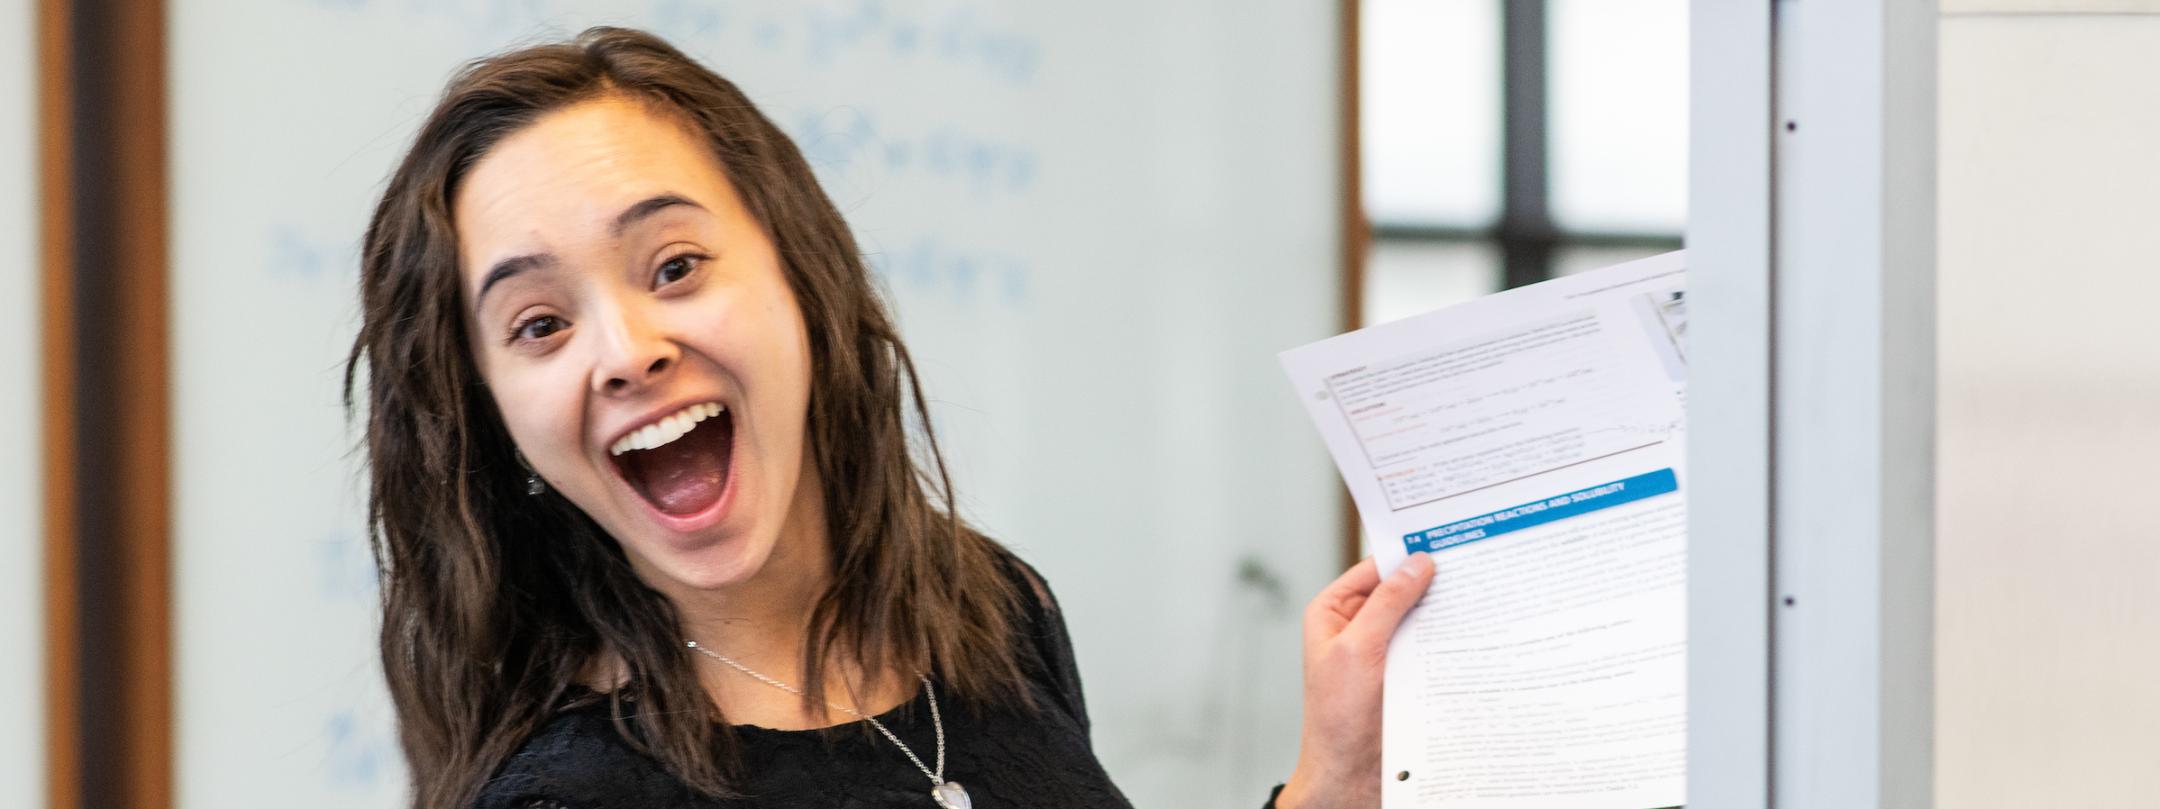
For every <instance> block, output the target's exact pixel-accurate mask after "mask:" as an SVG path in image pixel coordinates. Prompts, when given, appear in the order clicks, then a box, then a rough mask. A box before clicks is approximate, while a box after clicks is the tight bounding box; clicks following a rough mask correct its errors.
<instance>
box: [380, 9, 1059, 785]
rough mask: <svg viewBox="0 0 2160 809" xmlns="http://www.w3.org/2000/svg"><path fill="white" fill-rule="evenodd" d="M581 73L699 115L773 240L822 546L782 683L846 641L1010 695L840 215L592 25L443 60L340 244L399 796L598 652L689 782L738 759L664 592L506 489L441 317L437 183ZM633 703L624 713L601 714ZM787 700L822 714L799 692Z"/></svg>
mask: <svg viewBox="0 0 2160 809" xmlns="http://www.w3.org/2000/svg"><path fill="white" fill-rule="evenodd" d="M605 94H620V95H622V96H624V97H627V98H631V99H635V100H638V101H641V102H643V103H645V104H646V105H648V107H649V108H650V109H653V110H657V111H660V112H662V113H664V114H666V115H669V116H672V117H674V118H676V119H677V120H680V121H682V122H684V123H685V124H687V125H688V126H690V127H691V128H692V129H693V130H694V131H695V132H696V133H698V134H700V135H702V138H703V141H704V143H705V144H706V145H708V146H709V147H710V148H711V150H712V154H713V156H714V157H715V158H717V160H718V163H719V164H720V166H721V167H722V168H723V169H724V171H725V173H726V176H727V178H728V180H729V181H730V182H731V183H733V184H734V186H735V190H736V191H737V192H738V193H739V194H740V195H741V197H742V200H743V202H744V203H745V205H746V206H747V207H748V209H749V211H750V213H751V215H752V216H753V217H754V218H755V219H756V220H757V221H758V222H759V223H760V224H761V225H762V226H763V227H764V229H765V231H766V233H767V235H768V236H769V237H770V238H771V239H772V240H773V243H774V245H775V246H776V247H777V248H778V252H779V255H780V256H781V259H782V265H783V272H784V274H785V275H786V278H787V281H788V284H789V286H790V288H791V289H792V290H793V292H794V294H795V298H796V300H797V302H798V305H799V306H800V307H801V311H802V316H803V320H804V323H805V324H806V326H807V330H808V333H809V338H810V351H811V368H812V378H811V392H810V403H809V412H808V416H807V423H806V426H805V429H806V435H807V438H808V441H807V442H806V443H807V445H808V446H809V447H810V448H811V455H812V458H811V459H810V461H811V462H812V463H815V464H816V469H817V471H818V474H819V476H820V478H821V480H822V481H823V493H824V495H825V497H824V501H825V503H826V506H825V519H826V524H827V526H828V527H829V530H828V534H827V540H828V542H829V543H830V550H831V558H832V559H833V566H834V570H833V576H832V584H831V586H830V587H829V588H828V589H827V590H826V592H824V593H823V594H822V595H821V596H820V597H819V598H818V600H817V602H816V604H815V606H814V607H813V608H812V612H811V614H810V619H809V628H810V629H809V633H810V634H809V637H808V642H807V643H805V645H804V649H803V653H802V655H803V656H802V666H803V671H805V672H808V674H807V675H806V677H805V680H806V681H805V682H803V683H801V684H800V685H801V686H802V687H803V691H804V693H805V694H806V695H809V694H822V693H823V690H824V678H823V672H824V670H825V668H826V666H825V664H826V662H827V660H828V659H829V658H831V657H832V656H833V655H834V654H836V650H852V651H853V653H854V654H856V655H857V656H860V657H861V658H862V659H861V660H857V661H853V662H856V663H857V664H859V665H861V666H862V667H863V670H864V671H865V672H866V676H867V677H870V678H876V677H879V676H881V675H888V674H893V673H908V674H912V673H917V672H922V673H931V674H934V676H936V677H938V678H939V679H940V681H941V682H943V683H944V684H945V686H946V689H947V690H948V691H949V692H951V693H952V694H953V696H954V697H956V698H957V701H959V702H961V703H962V704H969V703H971V702H972V703H974V704H978V705H990V704H1011V705H1020V706H1025V707H1027V708H1030V709H1033V708H1034V704H1035V703H1034V700H1032V699H1031V698H1030V697H1029V696H1028V692H1027V690H1026V689H1025V688H1024V687H1023V685H1022V683H1023V682H1024V680H1023V676H1024V675H1023V669H1022V663H1021V662H1020V658H1019V653H1018V652H1017V651H1016V644H1014V643H1013V642H1012V641H1013V633H1014V632H1015V631H1016V629H1017V624H1018V622H1020V621H1022V620H1024V618H1022V617H1021V616H1022V613H1021V612H1020V611H1019V610H1020V604H1021V602H1020V601H1019V598H1020V597H1021V594H1020V593H1019V592H1017V589H1018V588H1016V587H1014V586H1013V585H1012V584H1010V583H1009V582H1010V579H1008V578H1007V577H1006V576H1005V575H1002V574H1001V572H1000V566H1001V565H1003V564H1005V561H1004V559H1005V557H1006V551H1004V549H1003V548H1001V547H999V546H998V545H997V544H996V543H995V542H993V541H992V540H990V539H988V538H987V537H985V536H983V535H982V534H981V533H979V532H977V531H975V530H974V529H972V528H971V527H969V526H968V525H966V524H965V523H964V522H963V521H962V520H961V519H960V518H959V517H958V516H957V513H956V511H955V509H954V504H953V495H952V486H951V480H950V477H949V475H948V474H947V472H946V469H945V464H944V461H943V458H942V456H941V455H940V454H939V452H938V449H937V442H936V438H935V436H934V435H933V434H932V432H931V430H930V420H929V418H928V413H927V410H926V409H925V407H924V403H923V395H922V389H921V386H920V384H919V383H918V382H917V380H916V376H915V370H914V365H913V363H912V361H911V360H910V359H909V357H908V352H907V349H906V347H904V346H903V345H901V342H900V337H899V334H898V333H897V331H896V330H895V329H894V326H893V323H892V320H891V318H890V317H889V316H888V315H887V314H886V311H885V307H884V305H883V304H882V303H881V302H880V299H879V297H878V294H877V291H876V289H875V287H874V286H873V285H872V283H871V280H870V276H869V275H868V273H866V272H865V270H864V265H863V260H862V257H861V255H860V254H859V252H858V250H857V248H856V244H855V240H854V237H853V235H852V234H851V233H850V232H849V230H848V227H847V223H846V222H845V221H844V220H843V219H842V218H841V216H840V213H839V211H838V210H837V209H835V208H834V207H833V204H832V202H831V201H830V200H829V199H827V198H826V196H825V194H824V192H823V191H822V190H821V189H820V188H819V186H818V183H817V181H816V178H815V177H814V176H813V175H812V174H811V171H810V167H809V165H808V164H807V163H806V162H805V161H804V160H803V157H802V154H801V152H800V151H798V150H797V149H796V147H795V145H794V143H793V142H791V141H790V140H789V139H788V138H787V136H786V135H785V134H783V133H782V132H781V131H780V130H779V128H777V127H775V126H774V125H773V124H772V122H771V121H770V120H768V119H767V118H766V117H765V116H764V115H763V114H761V113H760V112H759V111H758V110H757V108H756V107H755V106H753V105H752V104H751V103H750V101H749V99H747V98H745V97H744V96H743V94H742V92H741V91H739V90H738V89H736V87H735V86H734V85H733V84H731V83H729V82H728V81H727V80H725V79H722V78H721V77H720V76H718V75H715V74H714V73H713V72H712V71H710V70H707V69H705V68H704V67H702V66H700V65H699V64H698V63H696V62H695V61H693V60H691V59H690V58H689V57H687V56H685V55H683V54H682V53H681V52H680V51H678V50H676V49H675V48H673V47H671V46H669V45H668V44H667V43H665V42H663V41H661V40H660V39H659V38H657V37H654V36H652V35H650V34H646V33H643V32H639V31H633V30H627V29H620V28H594V29H591V30H588V31H586V32H584V33H583V34H580V35H579V36H577V37H576V38H575V39H573V40H571V41H568V42H560V43H553V44H544V45H538V46H533V47H527V48H523V49H519V50H516V51H512V52H508V53H504V54H500V55H497V56H492V57H489V58H485V59H481V60H478V61H475V62H473V63H470V64H468V65H467V66H466V67H465V68H464V69H463V70H462V71H461V72H459V73H458V74H457V75H456V76H455V77H454V78H453V79H452V80H451V82H450V84H449V86H448V88H447V89H446V90H445V91H444V93H443V97H442V99H441V101H440V102H439V103H438V104H437V105H436V107H435V110H434V112H433V113H432V114H431V115H429V117H428V119H427V121H426V123H425V124H424V125H422V126H421V128H420V132H419V134H418V135H417V137H416V138H415V140H414V142H413V145H412V148H411V150H410V151H409V152H407V154H406V155H405V158H404V160H403V161H402V162H401V163H400V164H399V165H398V167H397V169H396V171H395V172H394V173H393V174H392V175H391V176H390V179H389V184H388V186H387V188H386V189H385V190H384V192H383V196H382V200H381V202H380V203H379V204H378V205H377V206H376V208H375V212H374V215H373V218H372V220H371V221H370V222H369V225H368V229H367V236H366V239H365V241H364V244H363V248H362V252H361V268H360V269H361V273H360V293H361V301H362V323H361V326H360V332H359V334H358V336H357V337H356V338H355V339H354V341H353V345H352V350H351V352H350V354H349V355H348V357H347V360H346V367H345V387H344V397H345V406H346V408H347V409H348V411H349V412H352V413H353V414H354V415H355V417H356V418H361V419H364V421H365V446H366V456H367V469H368V479H369V497H368V519H369V535H370V536H369V539H370V545H371V547H372V548H373V552H374V556H375V564H376V567H377V570H378V573H379V575H380V581H381V582H382V590H381V608H382V617H383V621H382V634H381V639H380V641H381V653H382V663H383V671H384V674H385V676H386V678H387V679H388V681H389V687H390V695H391V698H392V701H393V703H394V704H395V706H396V711H397V719H398V727H399V741H400V744H401V746H402V747H403V752H404V756H405V760H406V763H407V765H408V766H409V767H410V770H411V774H412V782H413V794H412V805H413V806H415V807H418V809H451V808H452V807H463V806H467V805H470V804H471V802H472V801H473V800H474V799H475V798H476V797H477V796H478V795H479V793H480V790H481V789H482V787H484V786H485V784H486V782H487V779H488V778H489V777H490V776H491V775H492V774H493V773H494V772H496V771H497V770H498V769H499V768H500V767H501V766H502V764H503V763H504V762H505V760H506V759H507V758H508V757H509V756H510V755H511V753H512V752H514V751H515V750H516V749H517V747H518V746H519V745H520V744H521V743H522V742H523V740H524V739H525V738H527V737H528V736H529V735H530V734H531V733H532V732H534V731H535V730H536V729H537V728H538V727H539V725H540V724H541V723H542V722H543V721H545V720H546V719H547V718H548V716H549V715H550V714H551V713H552V712H554V711H555V710H557V709H558V708H559V707H561V706H562V705H563V704H565V701H566V700H568V699H570V698H571V696H572V694H573V688H574V687H575V686H577V685H579V684H580V681H579V677H580V675H581V672H582V671H584V670H586V666H587V664H588V663H590V662H591V661H594V660H595V659H598V658H599V657H600V656H603V655H605V656H608V657H611V658H613V659H616V660H619V661H621V663H622V664H623V668H624V674H625V675H626V677H627V679H626V680H625V682H624V684H623V685H621V686H620V687H617V688H615V689H614V690H612V691H611V692H610V693H609V694H608V695H607V696H605V697H601V698H602V699H607V700H611V701H613V702H614V703H615V705H614V708H615V710H614V711H613V712H612V713H613V715H614V716H615V717H617V718H616V720H615V728H616V731H617V732H618V733H620V734H621V735H622V736H623V738H624V739H625V740H626V741H628V742H629V743H631V744H632V745H634V746H635V747H637V748H638V749H639V750H641V751H643V752H644V753H646V754H647V755H649V756H651V757H653V758H654V759H655V760H657V761H658V762H660V764H661V765H662V766H664V767H665V768H666V769H667V770H668V771H669V772H671V773H673V774H674V775H675V776H676V777H678V778H679V779H681V780H682V781H683V782H685V783H686V784H688V785H690V786H691V787H692V788H694V789H696V790H698V791H700V792H703V793H705V794H707V795H711V796H715V797H723V796H728V795H732V794H735V791H734V789H733V784H734V783H736V782H737V779H738V778H739V777H740V773H739V772H738V768H739V765H738V759H739V753H738V750H737V747H736V742H735V740H734V738H733V735H732V734H731V733H729V732H728V727H727V725H726V723H725V721H724V718H723V717H722V715H721V712H720V710H719V708H718V707H717V706H716V705H714V704H713V703H712V700H711V699H710V697H709V696H708V695H707V694H706V692H705V691H704V689H703V688H702V687H701V686H700V685H699V680H698V672H697V669H696V665H697V664H696V663H695V662H694V661H693V660H692V659H691V658H690V654H691V653H690V652H689V651H688V650H686V649H685V648H684V647H683V644H682V642H681V641H680V638H681V637H682V632H681V630H680V629H679V620H678V615H677V613H676V611H675V609H674V607H673V606H672V604H671V603H670V602H669V601H668V600H667V599H666V598H665V597H663V596H662V595H660V594H659V593H658V592H657V591H655V590H653V589H652V588H650V587H648V586H646V585H645V583H644V582H643V581H641V580H640V579H639V578H638V577H637V576H636V575H634V574H633V573H632V572H631V568H630V565H629V564H628V562H627V560H626V558H625V556H624V552H623V550H622V548H621V546H620V545H619V544H617V543H616V541H615V540H614V539H613V538H611V537H609V536H608V535H607V534H606V533H605V532H604V531H603V530H602V529H601V528H600V526H599V525H598V524H597V523H595V522H594V521H593V520H592V519H591V518H590V517H588V516H586V515H585V514H584V512H582V511H580V510H579V509H578V508H577V507H576V506H575V505H573V504H571V503H570V502H569V501H567V500H565V499H563V498H562V497H561V496H560V495H557V494H554V493H553V492H549V493H547V494H544V495H542V496H540V497H531V496H528V495H526V494H525V492H524V488H523V474H522V471H521V469H520V467H519V465H518V463H517V461H516V460H515V459H514V456H513V454H512V453H513V446H512V443H511V440H510V436H509V433H508V431H507V429H506V428H505V426H504V425H503V423H502V421H501V418H500V416H499V414H498V413H497V411H496V408H495V402H494V401H493V399H492V397H491V394H490V393H489V392H488V388H487V387H486V386H485V385H484V384H482V381H481V378H480V375H479V372H478V370H477V366H476V364H475V363H474V361H473V358H472V357H471V355H470V354H469V349H468V348H467V346H468V343H467V342H466V339H465V337H466V335H465V328H466V326H465V321H464V319H463V315H462V308H461V306H460V305H459V300H460V292H459V283H458V278H459V274H458V263H457V262H458V258H457V256H458V247H457V228H456V223H455V222H454V221H453V218H452V211H453V207H452V200H453V199H454V198H455V195H456V193H457V188H458V184H459V182H460V180H461V179H462V178H463V177H464V175H465V173H466V172H467V171H469V170H470V169H471V168H472V167H473V165H474V164H475V163H476V162H478V161H479V160H480V159H481V157H482V156H484V155H486V154H487V153H488V150H489V149H490V148H492V147H493V146H494V145H495V144H496V143H498V142H500V141H501V140H502V139H503V138H504V137H505V136H507V135H509V134H510V133H512V132H515V131H517V130H519V129H520V128H522V127H524V126H526V125H528V124H530V123H532V122H533V121H534V120H536V119H537V118H538V117H540V116H541V115H544V114H546V113H548V112H549V111H552V110H557V109H560V108H563V107H565V106H568V105H571V104H574V103H577V102H579V101H583V100H588V99H592V98H595V97H598V96H602V95H605ZM363 377H364V385H365V400H364V405H365V407H364V412H363V408H362V407H360V404H361V401H360V397H359V395H358V394H360V392H361V387H360V386H361V384H363V383H362V379H363ZM910 411H912V413H913V420H914V422H915V424H916V426H917V427H918V428H919V432H918V433H917V435H918V436H919V441H916V442H913V443H911V441H910V437H909V436H910V430H909V420H910V419H909V417H908V414H909V413H910ZM962 661H965V665H961V664H960V663H961V662H962ZM631 699H634V700H635V701H636V705H637V710H635V711H628V710H624V707H625V706H624V705H623V704H622V702H623V701H625V700H631ZM804 707H805V709H806V710H810V711H811V712H812V715H823V709H824V706H823V705H822V704H821V703H818V702H817V701H816V700H814V699H812V698H811V697H808V696H805V697H804Z"/></svg>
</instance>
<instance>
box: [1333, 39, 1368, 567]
mask: <svg viewBox="0 0 2160 809" xmlns="http://www.w3.org/2000/svg"><path fill="white" fill-rule="evenodd" d="M1358 3H1359V0H1339V6H1338V8H1340V10H1341V18H1340V22H1339V25H1340V26H1341V28H1342V30H1341V32H1340V34H1341V37H1342V47H1341V53H1340V54H1339V58H1340V60H1341V61H1340V65H1341V67H1340V71H1339V72H1340V74H1341V78H1342V84H1341V89H1340V90H1339V91H1338V93H1339V95H1340V96H1341V98H1340V100H1339V102H1338V103H1339V109H1340V110H1341V123H1340V124H1339V126H1338V127H1337V132H1338V133H1339V134H1338V135H1337V137H1339V138H1341V140H1342V146H1341V149H1340V153H1339V154H1340V159H1339V160H1338V161H1337V164H1336V171H1337V172H1339V173H1340V174H1341V176H1342V179H1341V180H1340V182H1341V188H1342V200H1341V203H1340V206H1339V209H1340V210H1341V212H1342V217H1341V225H1340V227H1341V234H1342V235H1341V241H1342V259H1341V261H1342V314H1341V318H1342V330H1343V331H1353V330H1356V329H1358V328H1360V327H1362V326H1364V325H1365V323H1364V320H1365V256H1366V251H1367V249H1368V248H1369V247H1371V244H1370V242H1371V240H1372V223H1371V222H1368V221H1367V220H1366V218H1365V189H1364V176H1363V172H1364V168H1365V162H1364V156H1363V153H1362V151H1361V149H1360V144H1359V141H1358V139H1359V138H1360V137H1362V131H1363V130H1362V128H1361V126H1360V122H1359V120H1358V119H1359V116H1360V115H1361V114H1362V110H1363V107H1362V104H1361V102H1360V100H1359V96H1360V94H1361V84H1362V81H1361V75H1360V71H1359V70H1358V59H1359V58H1360V52H1359V49H1358V48H1359V44H1358V43H1359V34H1358V25H1359V21H1360V17H1359V14H1358ZM1341 502H1342V535H1343V536H1342V562H1343V567H1346V568H1347V567H1349V566H1351V565H1355V564H1357V562H1358V560H1359V559H1363V558H1364V557H1365V549H1364V547H1363V545H1364V543H1362V542H1361V541H1360V540H1359V537H1360V536H1361V534H1362V528H1363V525H1364V522H1363V521H1362V520H1360V519H1358V513H1357V504H1356V503H1353V502H1351V500H1350V490H1349V489H1347V488H1345V489H1342V490H1341Z"/></svg>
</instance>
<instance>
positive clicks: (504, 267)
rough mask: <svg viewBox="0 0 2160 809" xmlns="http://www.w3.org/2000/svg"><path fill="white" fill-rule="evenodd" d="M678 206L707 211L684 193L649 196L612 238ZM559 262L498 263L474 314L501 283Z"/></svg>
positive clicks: (534, 258) (534, 257)
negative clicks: (497, 284) (683, 194)
mask: <svg viewBox="0 0 2160 809" xmlns="http://www.w3.org/2000/svg"><path fill="white" fill-rule="evenodd" d="M677 205H688V206H690V207H692V208H696V209H698V210H701V211H702V210H705V206H703V205H699V204H697V203H695V202H692V201H690V199H689V198H688V197H684V196H682V195H680V194H660V195H657V196H653V197H648V198H646V199H643V200H640V201H638V203H637V204H635V205H631V206H630V207H628V208H624V209H623V212H622V213H619V214H616V215H615V223H614V224H612V225H610V226H608V235H609V236H611V237H614V238H618V239H619V238H622V235H623V233H624V232H627V231H628V230H629V229H630V226H631V225H635V224H637V223H638V222H641V221H643V220H645V219H647V218H650V217H651V216H652V215H653V214H656V213H659V212H661V211H664V210H667V209H669V208H673V207H675V206H677ZM557 263H558V262H557V259H556V258H555V254H553V253H531V254H527V255H522V256H511V257H509V258H506V259H503V260H501V261H498V262H495V266H493V267H489V268H488V271H487V275H486V276H484V277H482V278H481V279H480V292H479V293H478V294H475V295H473V311H474V312H475V313H477V312H479V311H480V303H481V302H482V301H484V300H487V294H488V290H489V289H493V288H494V287H495V284H496V283H497V282H500V281H505V280H508V279H509V278H510V277H511V276H514V275H517V274H518V273H521V272H524V271H526V270H541V269H552V268H553V267H555V265H556V264H557Z"/></svg>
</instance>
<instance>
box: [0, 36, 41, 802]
mask: <svg viewBox="0 0 2160 809" xmlns="http://www.w3.org/2000/svg"><path fill="white" fill-rule="evenodd" d="M0 32H5V33H0V38H4V39H0V716H8V717H14V718H13V719H11V720H9V721H6V722H0V806H42V805H44V802H45V722H44V719H45V698H44V694H45V690H44V684H45V654H44V643H45V637H44V625H45V622H44V607H45V588H44V587H43V586H42V585H41V583H40V582H41V581H42V580H43V579H44V567H43V562H42V560H43V556H42V552H43V550H44V547H43V539H42V538H43V537H44V533H43V531H41V530H40V528H39V525H40V522H39V516H40V512H41V511H42V509H43V508H44V504H43V500H42V497H43V495H42V489H41V488H40V480H41V477H42V475H41V466H42V463H43V458H44V450H43V448H42V446H41V444H40V442H39V437H38V435H39V434H38V422H39V420H40V415H41V412H42V408H43V400H42V398H41V394H40V388H39V386H38V381H39V380H38V377H39V374H38V361H39V353H40V352H39V350H38V345H39V343H38V335H39V330H40V328H41V327H40V325H39V320H38V272H37V266H38V253H37V251H38V239H37V234H38V219H37V210H38V206H37V87H36V85H35V84H34V81H35V80H36V77H37V48H36V40H35V37H36V35H37V25H36V19H35V16H34V14H33V12H32V9H31V4H30V3H29V2H27V0H6V1H5V2H0Z"/></svg>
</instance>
